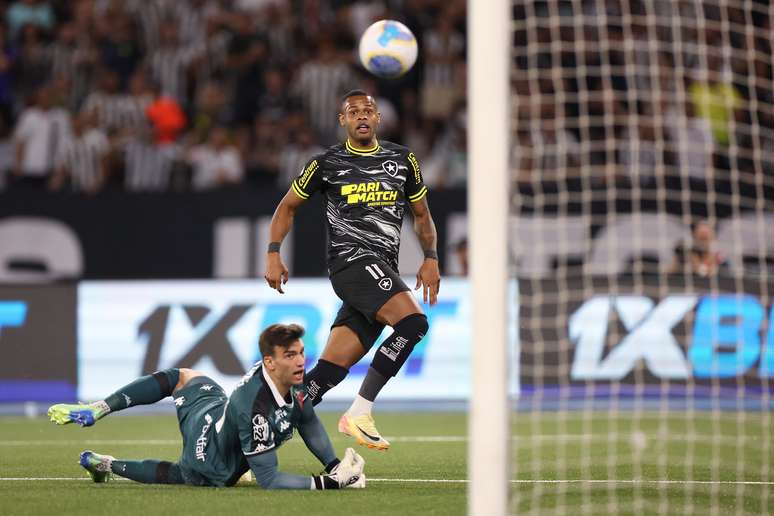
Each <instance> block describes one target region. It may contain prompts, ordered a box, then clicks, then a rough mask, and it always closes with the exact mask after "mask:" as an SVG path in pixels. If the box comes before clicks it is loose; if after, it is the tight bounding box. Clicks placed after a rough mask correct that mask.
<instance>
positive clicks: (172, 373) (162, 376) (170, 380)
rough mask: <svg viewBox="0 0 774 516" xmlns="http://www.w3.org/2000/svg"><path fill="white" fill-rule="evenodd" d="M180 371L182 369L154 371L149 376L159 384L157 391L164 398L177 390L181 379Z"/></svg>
mask: <svg viewBox="0 0 774 516" xmlns="http://www.w3.org/2000/svg"><path fill="white" fill-rule="evenodd" d="M182 371H184V369H177V368H171V369H164V370H162V371H156V372H155V373H153V374H152V375H151V376H153V379H154V380H156V382H157V383H158V384H159V389H160V390H161V394H162V395H163V396H164V397H166V396H171V395H172V393H173V392H174V391H176V390H177V389H178V384H179V382H180V381H181V378H182Z"/></svg>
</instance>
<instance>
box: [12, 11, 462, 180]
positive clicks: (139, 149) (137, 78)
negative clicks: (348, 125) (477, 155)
mask: <svg viewBox="0 0 774 516" xmlns="http://www.w3.org/2000/svg"><path fill="white" fill-rule="evenodd" d="M465 7H466V0H366V1H356V0H72V1H68V0H17V1H13V2H1V1H0V12H2V14H3V17H2V19H3V23H2V25H0V45H2V49H1V50H0V190H2V189H6V190H8V191H11V192H12V191H14V190H17V189H18V190H24V189H26V190H41V191H46V190H51V191H75V192H83V193H87V194H95V193H97V192H100V191H103V190H106V189H108V190H127V191H133V192H158V191H170V190H171V191H181V190H208V189H215V188H229V187H231V188H233V187H235V186H236V185H248V186H249V185H253V186H257V187H272V188H273V187H277V188H280V189H285V188H287V186H288V184H289V182H290V180H291V178H292V177H294V176H295V175H297V174H298V172H299V171H300V170H301V167H302V165H303V163H304V162H305V161H306V160H307V159H308V158H309V157H310V156H311V155H313V154H315V153H317V152H320V151H321V150H322V149H323V148H324V147H327V146H329V145H332V144H334V143H336V142H337V141H340V140H341V139H342V138H343V135H342V133H341V132H340V128H338V126H337V118H336V115H337V113H338V103H339V98H340V96H341V95H342V94H343V93H345V92H346V91H348V90H350V89H354V88H363V89H366V90H367V91H369V92H372V93H373V95H374V96H375V97H376V99H377V103H378V107H379V110H380V111H381V113H382V127H381V131H380V137H382V138H384V139H390V140H393V141H396V142H399V143H402V144H404V145H408V146H409V147H411V148H412V150H414V152H415V153H416V154H417V155H418V156H420V158H421V159H422V160H423V166H424V173H425V179H426V182H428V183H429V184H430V185H431V186H432V187H435V188H444V187H455V186H464V184H465V181H466V156H465V153H466V150H465V148H466V141H465V126H466V116H465V90H466V85H465V39H466V38H465V21H466V20H465ZM382 18H392V19H398V20H401V21H403V22H404V23H405V24H406V25H408V26H409V28H411V29H412V31H413V32H414V33H415V35H416V36H417V39H418V40H419V44H420V57H419V60H418V62H417V64H416V66H415V67H414V69H413V70H412V71H411V72H410V73H409V74H407V75H406V76H405V77H402V78H401V79H398V80H393V81H380V80H376V79H375V78H374V77H372V76H370V75H368V74H366V73H365V72H364V71H363V70H362V68H361V67H360V66H359V64H358V62H357V58H356V48H357V40H358V37H359V35H360V34H361V33H362V31H363V30H364V29H365V28H366V27H367V26H368V25H370V24H371V23H372V22H373V21H376V20H378V19H382Z"/></svg>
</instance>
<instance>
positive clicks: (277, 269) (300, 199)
mask: <svg viewBox="0 0 774 516" xmlns="http://www.w3.org/2000/svg"><path fill="white" fill-rule="evenodd" d="M320 161H321V159H318V158H313V159H312V160H310V161H309V163H307V164H306V166H305V167H304V171H303V172H302V173H301V175H299V176H298V177H297V178H295V179H294V180H293V182H292V183H291V184H290V189H289V190H288V193H286V194H285V197H283V198H282V200H281V201H280V203H279V205H278V206H277V209H276V210H274V215H273V216H272V218H271V226H270V227H269V238H270V240H269V242H270V243H269V249H268V250H267V255H266V273H265V274H264V275H263V277H264V278H266V282H267V283H268V284H269V286H270V287H271V288H273V289H276V290H277V292H279V293H280V294H283V293H284V292H283V291H282V285H284V284H285V283H287V282H288V268H287V266H285V264H284V263H283V261H282V257H281V256H280V252H279V249H280V246H281V245H282V241H283V240H285V237H286V236H288V233H289V232H290V228H291V227H293V218H294V217H295V216H296V211H298V208H299V207H300V206H301V205H302V204H303V203H304V201H305V200H307V199H308V198H309V197H310V196H311V195H312V194H313V193H314V192H316V191H317V190H318V189H319V188H320V186H321V184H322V178H321V172H320Z"/></svg>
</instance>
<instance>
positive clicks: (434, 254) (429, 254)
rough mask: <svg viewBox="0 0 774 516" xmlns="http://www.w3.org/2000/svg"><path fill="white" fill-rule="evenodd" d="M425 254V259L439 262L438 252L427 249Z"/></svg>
mask: <svg viewBox="0 0 774 516" xmlns="http://www.w3.org/2000/svg"><path fill="white" fill-rule="evenodd" d="M424 253H425V258H431V259H433V260H437V259H438V252H436V251H434V250H432V249H425V250H424Z"/></svg>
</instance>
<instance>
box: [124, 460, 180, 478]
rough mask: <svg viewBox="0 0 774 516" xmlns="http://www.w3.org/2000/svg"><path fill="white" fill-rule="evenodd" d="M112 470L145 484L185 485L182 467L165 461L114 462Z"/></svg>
mask: <svg viewBox="0 0 774 516" xmlns="http://www.w3.org/2000/svg"><path fill="white" fill-rule="evenodd" d="M110 470H111V471H112V472H113V473H115V474H116V475H119V476H121V477H124V478H128V479H129V480H134V481H135V482H142V483H143V484H184V483H185V481H184V480H183V474H182V473H181V471H180V466H179V465H178V464H177V463H174V462H167V461H164V460H154V459H147V460H114V461H113V462H112V464H111V465H110Z"/></svg>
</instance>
